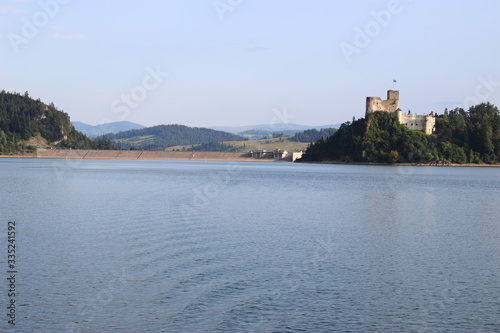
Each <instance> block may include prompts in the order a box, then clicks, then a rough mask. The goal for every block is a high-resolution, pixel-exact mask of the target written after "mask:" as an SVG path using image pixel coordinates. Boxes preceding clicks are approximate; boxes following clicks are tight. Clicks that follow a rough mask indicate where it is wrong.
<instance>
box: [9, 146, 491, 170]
mask: <svg viewBox="0 0 500 333" xmlns="http://www.w3.org/2000/svg"><path fill="white" fill-rule="evenodd" d="M0 158H46V159H92V160H170V161H232V162H291V159H287V158H285V159H268V158H252V157H249V156H248V155H247V153H232V152H191V151H180V152H178V151H175V152H174V151H153V150H144V151H143V150H92V149H38V150H37V151H36V152H33V153H29V152H22V153H17V154H16V155H0ZM296 163H309V164H340V165H374V166H438V167H500V164H473V163H464V164H458V163H368V162H340V161H321V162H312V161H300V160H297V161H296Z"/></svg>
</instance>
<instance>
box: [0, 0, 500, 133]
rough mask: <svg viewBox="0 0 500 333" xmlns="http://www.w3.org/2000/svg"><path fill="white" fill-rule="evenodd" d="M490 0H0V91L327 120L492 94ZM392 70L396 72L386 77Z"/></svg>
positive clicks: (142, 109) (101, 106) (82, 111)
mask: <svg viewBox="0 0 500 333" xmlns="http://www.w3.org/2000/svg"><path fill="white" fill-rule="evenodd" d="M498 13H500V1H494V0H491V1H482V0H474V1H473V0H469V1H463V0H462V1H461V0H453V1H451V0H450V1H445V0H434V1H430V0H429V1H426V0H422V1H416V0H414V1H410V0H401V1H398V0H389V1H387V0H384V1H378V0H370V1H368V0H366V1H359V0H345V1H343V0H335V1H333V0H141V1H139V0H99V1H97V0H33V1H30V0H0V89H3V90H6V91H11V92H13V91H16V92H20V93H22V94H24V92H26V91H28V92H29V94H30V96H31V97H33V98H35V99H38V98H39V99H40V100H41V101H42V102H45V103H51V102H53V103H54V104H55V106H56V107H57V108H58V109H60V110H63V111H64V112H66V113H68V114H69V115H70V117H71V120H72V121H81V122H85V123H88V124H93V125H97V124H104V123H108V122H114V121H131V122H136V123H140V124H142V125H145V126H153V125H159V124H184V125H188V126H244V125H256V124H270V125H272V124H275V123H276V124H278V123H294V124H302V125H311V126H318V125H327V124H338V123H343V122H345V121H350V120H352V118H353V117H356V118H361V117H364V112H365V100H366V97H367V96H379V97H382V98H383V99H385V97H386V94H387V90H388V89H397V90H399V91H400V106H401V108H402V109H403V110H404V111H407V110H411V112H412V113H416V114H426V113H429V112H431V111H434V112H437V113H442V112H443V110H444V109H445V108H448V109H452V108H455V107H464V108H468V107H469V106H471V105H474V104H477V103H479V102H486V101H489V102H491V103H493V104H495V105H500V66H499V61H500V45H499V41H500V37H499V35H498V33H499V32H500V20H499V19H498ZM394 81H396V82H394Z"/></svg>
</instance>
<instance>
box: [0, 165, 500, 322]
mask: <svg viewBox="0 0 500 333" xmlns="http://www.w3.org/2000/svg"><path fill="white" fill-rule="evenodd" d="M0 194H1V197H0V199H1V200H0V219H1V225H2V231H1V233H2V235H1V240H2V244H4V245H2V246H1V248H2V251H1V252H0V262H1V267H2V271H1V272H0V274H1V275H0V277H1V281H2V282H1V286H0V292H1V295H0V297H1V298H0V299H1V303H2V306H1V308H2V309H3V310H2V317H1V318H2V320H1V323H0V331H7V330H8V329H10V328H12V327H11V326H10V325H8V324H7V319H6V315H5V313H6V302H7V301H8V297H7V287H8V286H7V284H8V283H7V279H6V277H7V275H6V274H7V273H6V269H5V267H6V260H7V247H6V243H5V241H6V238H7V222H8V221H9V220H15V221H16V226H17V237H16V244H17V245H16V255H17V258H16V264H17V271H18V273H17V276H16V284H17V286H16V288H17V295H16V304H17V308H16V316H17V317H16V326H15V328H16V330H17V331H16V332H177V331H195V332H200V331H201V332H202V331H207V332H214V331H216V332H234V331H243V332H296V331H318V332H327V331H363V332H366V331H418V332H428V331H431V332H442V331H453V332H457V331H458V332H460V331H464V332H465V331H474V332H493V331H496V332H498V331H500V218H499V212H500V168H478V167H470V168H469V167H468V168H465V167H464V168H453V167H389V166H349V165H311V164H292V163H257V162H239V163H236V162H197V161H101V160H41V159H0ZM13 331H14V330H13Z"/></svg>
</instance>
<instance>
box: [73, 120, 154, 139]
mask: <svg viewBox="0 0 500 333" xmlns="http://www.w3.org/2000/svg"><path fill="white" fill-rule="evenodd" d="M71 123H72V124H73V126H74V127H75V129H76V130H77V131H80V132H82V133H83V134H85V135H86V136H88V137H97V136H101V135H104V134H108V133H119V132H125V131H130V130H134V129H143V128H146V126H143V125H141V124H137V123H132V122H130V121H117V122H113V123H107V124H101V125H89V124H85V123H82V122H80V121H72V122H71Z"/></svg>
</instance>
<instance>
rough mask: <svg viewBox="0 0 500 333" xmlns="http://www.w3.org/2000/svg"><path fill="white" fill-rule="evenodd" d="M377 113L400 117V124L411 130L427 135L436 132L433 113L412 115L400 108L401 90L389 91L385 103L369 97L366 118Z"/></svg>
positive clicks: (377, 98) (379, 99) (378, 98)
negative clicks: (387, 113)
mask: <svg viewBox="0 0 500 333" xmlns="http://www.w3.org/2000/svg"><path fill="white" fill-rule="evenodd" d="M377 111H383V112H389V113H392V114H394V115H395V116H397V117H398V120H399V123H400V124H403V125H405V126H406V127H407V128H409V129H412V130H419V131H423V132H425V134H432V133H433V132H434V126H435V124H436V118H435V117H434V115H433V114H432V113H431V114H429V115H416V114H411V112H410V111H408V113H403V111H402V110H401V109H400V108H399V90H388V91H387V99H386V100H385V101H383V100H382V99H381V98H380V97H367V98H366V112H365V117H368V115H369V114H370V113H373V112H377Z"/></svg>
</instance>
